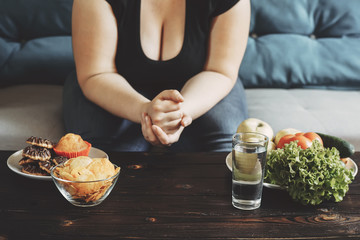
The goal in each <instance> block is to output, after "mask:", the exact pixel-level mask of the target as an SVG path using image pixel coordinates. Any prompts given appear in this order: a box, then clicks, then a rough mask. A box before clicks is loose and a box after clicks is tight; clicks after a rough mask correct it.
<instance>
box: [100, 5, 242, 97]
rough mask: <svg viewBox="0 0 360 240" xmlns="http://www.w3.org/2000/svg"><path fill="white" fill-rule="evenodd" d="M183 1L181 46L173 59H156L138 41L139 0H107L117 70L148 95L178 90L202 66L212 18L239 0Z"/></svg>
mask: <svg viewBox="0 0 360 240" xmlns="http://www.w3.org/2000/svg"><path fill="white" fill-rule="evenodd" d="M145 1H146V0H145ZM184 1H186V17H185V33H184V41H183V46H182V49H181V50H180V52H179V54H178V55H177V56H175V57H174V58H172V59H169V60H165V61H157V60H152V59H149V58H148V57H147V56H146V55H145V54H144V52H143V50H142V46H141V43H140V5H141V0H107V2H108V3H109V4H110V5H111V7H112V10H113V12H114V15H115V17H116V19H117V26H118V46H117V53H116V60H115V61H116V67H117V71H118V72H119V74H120V75H122V76H123V77H124V78H125V79H126V80H127V81H128V82H129V83H130V84H131V85H132V86H133V87H134V88H135V89H136V90H137V91H139V92H141V93H143V94H145V93H147V94H146V95H147V96H148V97H154V96H155V95H156V94H158V93H159V92H160V91H162V90H164V89H178V90H180V89H181V88H182V86H183V85H184V83H185V82H186V81H187V80H188V79H189V78H191V77H193V76H194V75H196V74H198V73H199V72H201V71H202V70H203V67H204V64H205V61H206V57H207V47H208V37H209V33H210V26H211V21H212V19H213V18H214V17H215V16H217V15H220V14H222V13H224V12H226V11H227V10H228V9H230V8H231V7H232V6H233V5H235V4H236V3H237V2H238V1H239V0H184Z"/></svg>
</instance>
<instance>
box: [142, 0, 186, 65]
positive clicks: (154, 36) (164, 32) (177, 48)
mask: <svg viewBox="0 0 360 240" xmlns="http://www.w3.org/2000/svg"><path fill="white" fill-rule="evenodd" d="M185 21H186V1H185V0H166V1H165V0H144V1H141V4H140V45H141V48H142V51H143V53H144V55H145V56H146V57H147V58H149V59H151V60H154V61H167V60H171V59H173V58H176V56H178V55H179V54H180V52H181V49H182V47H183V44H184V36H185Z"/></svg>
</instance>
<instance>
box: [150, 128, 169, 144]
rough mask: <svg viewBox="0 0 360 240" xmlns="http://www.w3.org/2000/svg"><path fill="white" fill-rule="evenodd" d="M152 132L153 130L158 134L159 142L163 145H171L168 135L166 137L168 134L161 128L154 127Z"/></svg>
mask: <svg viewBox="0 0 360 240" xmlns="http://www.w3.org/2000/svg"><path fill="white" fill-rule="evenodd" d="M152 130H153V132H154V133H155V134H156V136H157V138H158V140H159V141H160V142H161V143H162V144H163V145H169V144H171V142H170V139H169V137H168V135H166V133H165V132H164V131H163V130H162V129H161V128H160V127H159V126H156V125H152Z"/></svg>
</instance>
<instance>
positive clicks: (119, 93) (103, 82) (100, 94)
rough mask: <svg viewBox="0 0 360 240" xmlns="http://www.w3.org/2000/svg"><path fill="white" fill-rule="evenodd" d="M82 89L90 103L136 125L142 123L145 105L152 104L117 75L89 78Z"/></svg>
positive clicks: (109, 74) (99, 75)
mask: <svg viewBox="0 0 360 240" xmlns="http://www.w3.org/2000/svg"><path fill="white" fill-rule="evenodd" d="M81 88H82V91H83V93H84V95H85V96H86V98H88V99H89V100H90V101H92V102H94V103H95V104H97V105H99V106H100V107H102V108H104V109H105V110H107V111H108V112H110V113H112V114H114V115H116V116H118V117H121V118H125V119H128V120H130V121H133V122H136V123H140V121H141V114H142V112H144V107H145V104H146V103H149V102H150V100H148V99H147V98H145V97H144V96H143V95H141V94H139V93H138V92H137V91H135V90H134V89H133V88H132V86H131V85H130V84H129V83H128V82H127V81H126V80H125V79H124V78H123V77H122V76H121V75H119V74H117V73H101V74H97V75H95V76H92V77H89V78H88V79H87V80H86V81H84V82H83V83H82V84H81Z"/></svg>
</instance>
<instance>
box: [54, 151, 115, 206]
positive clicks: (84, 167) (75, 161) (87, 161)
mask: <svg viewBox="0 0 360 240" xmlns="http://www.w3.org/2000/svg"><path fill="white" fill-rule="evenodd" d="M119 171H120V168H119V167H117V168H116V169H115V167H114V165H113V164H112V163H111V162H110V161H109V159H107V158H93V159H92V158H89V157H84V156H81V157H77V158H71V159H69V160H68V161H67V162H65V163H64V166H63V167H59V168H57V171H56V176H58V177H59V178H62V179H65V180H70V181H81V182H78V183H65V184H66V186H65V187H66V189H67V191H68V192H69V193H70V194H71V195H72V196H73V197H74V198H77V199H82V200H84V201H85V202H90V201H97V200H99V199H100V198H101V197H102V196H103V195H104V194H105V192H106V191H107V189H108V188H109V187H110V186H111V184H112V180H108V181H99V182H97V181H96V180H103V179H107V178H110V177H112V176H114V175H116V174H117V173H118V172H119ZM91 181H95V182H91ZM65 184H64V185H65Z"/></svg>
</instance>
